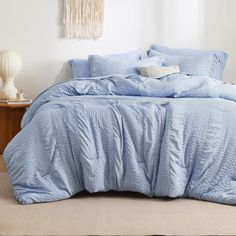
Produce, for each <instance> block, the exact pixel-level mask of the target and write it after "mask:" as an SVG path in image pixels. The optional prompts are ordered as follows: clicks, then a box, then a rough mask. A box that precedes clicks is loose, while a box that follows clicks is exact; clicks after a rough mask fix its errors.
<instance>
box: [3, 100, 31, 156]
mask: <svg viewBox="0 0 236 236" xmlns="http://www.w3.org/2000/svg"><path fill="white" fill-rule="evenodd" d="M28 106H29V105H5V104H0V154H2V153H3V151H4V149H5V147H6V146H7V144H8V143H9V142H10V141H11V140H12V138H14V137H15V135H16V134H17V133H18V132H19V131H20V123H21V119H22V117H23V115H24V113H25V111H26V107H28Z"/></svg>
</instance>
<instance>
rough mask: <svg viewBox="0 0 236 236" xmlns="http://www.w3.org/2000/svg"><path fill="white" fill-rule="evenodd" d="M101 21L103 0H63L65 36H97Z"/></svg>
mask: <svg viewBox="0 0 236 236" xmlns="http://www.w3.org/2000/svg"><path fill="white" fill-rule="evenodd" d="M103 22H104V0H64V15H63V24H64V34H65V37H68V38H99V37H101V36H102V33H103Z"/></svg>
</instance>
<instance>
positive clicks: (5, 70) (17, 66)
mask: <svg viewBox="0 0 236 236" xmlns="http://www.w3.org/2000/svg"><path fill="white" fill-rule="evenodd" d="M21 67H22V62H21V58H20V56H19V55H18V54H17V53H16V52H15V51H11V50H7V51H2V52H1V53H0V76H1V77H2V79H4V78H11V77H15V76H16V75H17V74H18V73H19V72H20V70H21Z"/></svg>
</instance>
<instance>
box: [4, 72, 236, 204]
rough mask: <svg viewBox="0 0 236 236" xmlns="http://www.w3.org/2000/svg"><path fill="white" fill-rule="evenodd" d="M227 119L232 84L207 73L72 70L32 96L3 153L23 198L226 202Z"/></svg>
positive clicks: (231, 179)
mask: <svg viewBox="0 0 236 236" xmlns="http://www.w3.org/2000/svg"><path fill="white" fill-rule="evenodd" d="M235 119H236V86H235V85H231V84H226V83H223V82H221V81H216V80H213V79H210V78H208V77H201V76H187V75H184V74H173V75H170V76H167V77H164V78H162V79H161V80H156V79H148V78H144V77H140V76H134V75H133V76H128V77H124V76H118V75H117V76H111V77H106V78H95V79H91V78H90V79H81V80H72V81H68V82H65V83H61V84H58V85H55V86H53V87H51V88H49V89H47V90H46V91H45V92H43V93H42V94H41V95H40V96H39V97H38V98H37V99H36V100H35V102H34V103H33V105H32V106H31V107H30V109H29V110H28V112H27V113H26V114H25V116H24V118H23V120H22V128H23V129H22V131H21V132H20V133H19V134H18V135H17V136H16V137H15V138H14V139H13V140H12V141H11V142H10V144H9V145H8V146H7V148H6V150H5V152H4V159H5V162H6V165H7V168H8V173H9V176H10V179H11V183H12V186H13V190H14V192H15V196H16V199H17V200H18V201H19V202H20V203H23V204H30V203H34V202H49V201H55V200H61V199H66V198H69V197H71V196H72V195H74V194H76V193H78V192H80V191H83V190H87V191H89V192H98V191H109V190H117V191H134V192H139V193H143V194H145V195H147V196H169V197H173V198H175V197H190V198H195V199H202V200H208V201H214V202H220V203H226V204H236V173H235V170H236V122H235ZM0 187H1V186H0Z"/></svg>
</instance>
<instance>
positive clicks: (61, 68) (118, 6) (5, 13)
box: [0, 0, 158, 97]
mask: <svg viewBox="0 0 236 236" xmlns="http://www.w3.org/2000/svg"><path fill="white" fill-rule="evenodd" d="M62 3H63V1H62V0H0V32H1V35H0V50H3V49H14V50H17V51H18V52H19V54H20V55H21V57H22V60H23V70H22V72H21V73H20V74H19V76H18V77H17V79H16V86H17V88H18V89H23V90H24V91H26V93H27V94H28V95H29V96H30V97H35V96H37V95H38V94H39V93H40V92H41V91H42V90H43V89H45V88H47V87H48V86H50V85H51V84H52V83H55V82H60V81H62V80H65V79H69V78H71V74H70V70H69V68H68V66H67V65H65V64H64V63H65V62H66V61H67V60H68V59H70V58H76V57H81V58H82V57H86V56H87V55H88V54H109V53H116V52H126V51H130V50H135V49H138V48H148V47H149V45H150V43H151V42H155V41H156V40H157V38H158V33H157V28H156V24H155V22H157V20H158V14H157V9H158V1H157V0H105V26H104V35H103V37H102V38H101V39H98V40H70V39H63V38H62V37H61V26H60V21H61V16H62Z"/></svg>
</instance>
